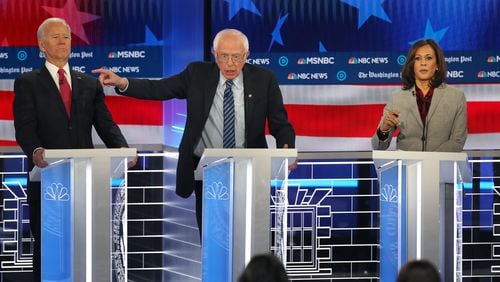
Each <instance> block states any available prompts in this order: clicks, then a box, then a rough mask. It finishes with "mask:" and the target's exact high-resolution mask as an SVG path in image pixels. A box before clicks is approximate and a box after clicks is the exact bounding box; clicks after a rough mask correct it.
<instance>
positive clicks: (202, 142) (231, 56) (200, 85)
mask: <svg viewBox="0 0 500 282" xmlns="http://www.w3.org/2000/svg"><path fill="white" fill-rule="evenodd" d="M213 44H214V45H213V46H214V48H213V55H214V56H215V60H216V61H215V63H207V62H195V63H191V64H189V65H188V66H187V68H186V69H185V70H184V71H182V72H181V73H179V74H177V75H174V76H171V77H168V78H164V79H161V80H145V79H127V78H123V77H120V76H118V75H116V74H115V73H113V72H111V71H109V70H106V69H97V70H94V71H93V73H99V74H100V75H99V80H100V81H101V82H102V84H103V85H105V86H115V87H116V92H117V93H119V94H122V95H126V96H131V97H136V98H140V99H151V100H168V99H172V98H177V99H186V100H187V121H186V126H185V129H184V134H183V136H182V140H181V143H180V146H179V161H178V164H177V179H176V181H177V183H176V193H177V194H178V195H179V196H181V197H184V198H187V197H189V196H190V195H191V194H192V192H193V190H194V191H195V195H196V215H197V221H198V228H199V229H200V232H201V228H200V227H201V199H202V194H201V192H202V191H201V183H200V182H199V181H198V182H197V183H195V179H194V170H195V169H196V166H197V165H198V162H199V158H200V156H201V155H202V154H203V150H204V149H205V148H223V147H226V146H224V145H225V137H224V135H225V131H226V129H227V128H228V127H229V126H226V123H225V121H224V118H225V117H224V111H225V105H224V100H225V99H226V98H225V95H226V94H227V93H232V96H233V99H234V103H233V104H234V124H231V127H232V128H234V139H235V140H233V141H234V143H233V145H232V146H229V147H236V148H267V142H266V138H265V126H266V120H267V122H268V126H269V132H270V133H271V135H273V136H274V138H275V139H276V144H277V147H279V148H293V147H294V146H295V132H294V130H293V127H292V125H291V124H290V122H289V121H288V117H287V113H286V110H285V107H284V105H283V97H282V95H281V91H280V89H279V86H278V82H277V81H276V78H275V76H274V75H273V74H272V73H271V72H270V71H268V70H265V69H262V68H259V67H256V66H252V65H250V64H246V59H247V57H248V55H249V54H250V53H249V51H248V50H249V44H248V39H247V37H246V36H245V35H244V34H243V33H241V32H240V31H238V30H234V29H226V30H222V31H220V32H219V33H218V34H217V35H216V37H215V39H214V42H213ZM228 84H229V85H228ZM293 166H296V164H294V165H293Z"/></svg>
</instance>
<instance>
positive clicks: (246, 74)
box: [243, 65, 257, 128]
mask: <svg viewBox="0 0 500 282" xmlns="http://www.w3.org/2000/svg"><path fill="white" fill-rule="evenodd" d="M252 80H253V77H252V72H251V69H250V68H248V67H247V66H246V65H245V66H244V67H243V101H244V103H245V128H250V126H249V125H248V124H247V123H248V122H250V121H251V120H252V119H251V114H252V113H253V110H254V103H253V101H254V99H255V98H254V96H255V94H256V93H257V92H256V91H255V88H254V85H257V83H256V82H255V81H252Z"/></svg>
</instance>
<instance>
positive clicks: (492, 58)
mask: <svg viewBox="0 0 500 282" xmlns="http://www.w3.org/2000/svg"><path fill="white" fill-rule="evenodd" d="M487 61H488V63H500V56H489V57H488V59H487Z"/></svg>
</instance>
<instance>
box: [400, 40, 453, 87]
mask: <svg viewBox="0 0 500 282" xmlns="http://www.w3.org/2000/svg"><path fill="white" fill-rule="evenodd" d="M425 45H429V46H431V48H432V49H433V50H434V53H435V54H436V64H437V68H438V69H437V71H436V73H435V74H434V77H433V78H432V79H431V87H432V88H436V87H438V86H439V85H441V84H442V83H443V82H444V79H445V78H446V72H447V68H446V62H445V60H444V55H443V50H441V47H439V45H438V44H437V43H436V41H434V40H432V39H424V40H419V41H417V42H415V43H414V44H413V45H412V46H411V48H410V50H409V51H408V54H407V55H406V63H405V64H404V66H403V70H402V71H401V79H402V80H403V89H405V90H406V89H410V88H412V87H413V86H414V85H415V70H414V68H413V66H414V65H415V53H417V50H418V48H420V47H422V46H425Z"/></svg>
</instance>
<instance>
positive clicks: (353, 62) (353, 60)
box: [348, 57, 359, 65]
mask: <svg viewBox="0 0 500 282" xmlns="http://www.w3.org/2000/svg"><path fill="white" fill-rule="evenodd" d="M348 64H349V65H357V64H359V61H358V59H357V58H355V57H350V58H349V61H348Z"/></svg>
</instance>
